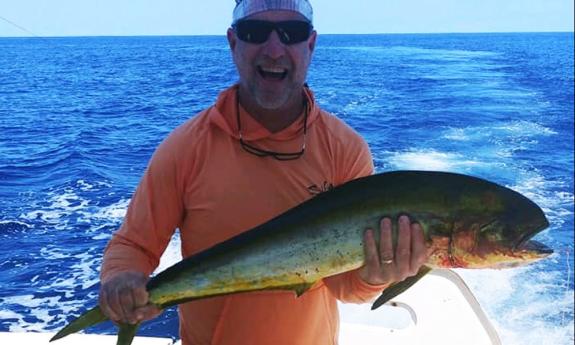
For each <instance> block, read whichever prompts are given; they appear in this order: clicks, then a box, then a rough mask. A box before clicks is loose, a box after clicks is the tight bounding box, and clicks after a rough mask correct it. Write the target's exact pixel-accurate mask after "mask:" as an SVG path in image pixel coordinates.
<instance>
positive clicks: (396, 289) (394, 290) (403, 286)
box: [371, 266, 431, 310]
mask: <svg viewBox="0 0 575 345" xmlns="http://www.w3.org/2000/svg"><path fill="white" fill-rule="evenodd" d="M430 271H431V268H429V267H427V266H421V268H420V269H419V271H418V272H417V274H416V275H414V276H413V277H409V278H406V279H405V280H403V281H400V282H398V283H395V284H392V285H390V286H389V287H388V288H386V289H385V290H383V292H382V293H381V296H379V297H378V298H377V299H376V300H375V302H373V304H372V306H371V310H375V309H377V308H379V307H381V306H382V305H383V304H385V303H386V302H388V301H390V300H391V299H392V298H394V297H396V296H397V295H399V294H401V293H402V292H404V291H405V290H407V289H409V288H410V287H411V286H413V284H415V283H417V282H418V281H419V280H420V279H421V278H423V276H424V275H426V274H427V273H429V272H430Z"/></svg>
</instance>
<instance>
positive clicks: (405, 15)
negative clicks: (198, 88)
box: [0, 0, 573, 36]
mask: <svg viewBox="0 0 575 345" xmlns="http://www.w3.org/2000/svg"><path fill="white" fill-rule="evenodd" d="M311 2H312V5H313V7H314V11H315V20H314V24H315V27H316V29H317V30H318V32H319V33H424V32H429V33H436V32H524V31H573V0H351V1H349V0H348V1H340V0H311ZM234 4H235V2H234V0H203V1H202V0H195V1H194V0H0V36H31V35H33V34H34V35H38V36H99V35H114V36H115V35H218V34H224V33H225V30H226V29H227V27H228V26H229V24H230V20H231V12H232V9H233V7H234ZM349 4H353V5H352V6H350V5H349Z"/></svg>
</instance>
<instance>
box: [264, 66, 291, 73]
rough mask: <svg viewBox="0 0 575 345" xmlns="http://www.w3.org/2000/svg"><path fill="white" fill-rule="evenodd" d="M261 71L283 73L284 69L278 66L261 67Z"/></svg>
mask: <svg viewBox="0 0 575 345" xmlns="http://www.w3.org/2000/svg"><path fill="white" fill-rule="evenodd" d="M261 69H262V71H264V72H266V73H284V72H285V71H286V70H285V69H284V68H280V67H261Z"/></svg>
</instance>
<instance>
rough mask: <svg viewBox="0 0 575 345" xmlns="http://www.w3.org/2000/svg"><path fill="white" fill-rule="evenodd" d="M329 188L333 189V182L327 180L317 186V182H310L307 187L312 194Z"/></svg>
mask: <svg viewBox="0 0 575 345" xmlns="http://www.w3.org/2000/svg"><path fill="white" fill-rule="evenodd" d="M331 189H333V184H332V183H329V182H327V181H323V184H322V185H319V186H318V185H317V184H312V185H311V186H309V187H307V190H308V192H309V193H310V194H311V195H313V196H315V195H318V194H320V193H323V192H327V191H328V190H331Z"/></svg>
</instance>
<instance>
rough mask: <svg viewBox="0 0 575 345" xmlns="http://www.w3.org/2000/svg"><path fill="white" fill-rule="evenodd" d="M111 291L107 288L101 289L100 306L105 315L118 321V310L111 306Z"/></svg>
mask: <svg viewBox="0 0 575 345" xmlns="http://www.w3.org/2000/svg"><path fill="white" fill-rule="evenodd" d="M109 297H110V296H109V293H108V292H107V291H106V289H105V288H102V291H100V298H99V306H100V309H102V312H103V313H104V315H106V316H107V317H108V318H109V319H110V320H113V321H117V320H120V316H119V315H118V313H116V311H115V310H114V309H113V308H111V303H110V301H109Z"/></svg>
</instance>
